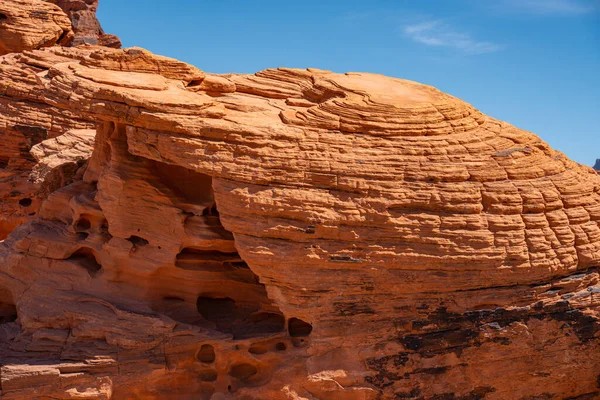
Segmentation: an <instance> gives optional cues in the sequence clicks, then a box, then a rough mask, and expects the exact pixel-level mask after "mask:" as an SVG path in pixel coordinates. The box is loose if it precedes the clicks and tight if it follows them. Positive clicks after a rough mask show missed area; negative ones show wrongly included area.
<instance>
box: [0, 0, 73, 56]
mask: <svg viewBox="0 0 600 400" xmlns="http://www.w3.org/2000/svg"><path fill="white" fill-rule="evenodd" d="M73 37H74V34H73V31H72V29H71V21H70V20H69V17H68V16H67V15H66V14H65V13H64V12H63V11H62V10H61V9H60V7H58V6H56V5H54V4H50V3H48V2H45V1H43V0H10V1H5V0H3V1H2V2H0V55H2V54H8V53H16V52H22V51H25V50H33V49H39V48H42V47H49V46H54V45H57V44H58V45H66V44H68V43H70V42H71V41H72V40H73Z"/></svg>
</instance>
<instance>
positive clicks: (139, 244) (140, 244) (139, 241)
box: [127, 235, 150, 247]
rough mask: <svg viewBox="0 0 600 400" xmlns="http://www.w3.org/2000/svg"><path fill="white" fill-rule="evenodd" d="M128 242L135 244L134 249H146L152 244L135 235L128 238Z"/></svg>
mask: <svg viewBox="0 0 600 400" xmlns="http://www.w3.org/2000/svg"><path fill="white" fill-rule="evenodd" d="M127 240H128V241H129V242H131V244H133V246H134V247H144V246H146V245H148V243H150V242H149V241H148V240H146V239H144V238H143V237H140V236H135V235H131V236H129V237H128V238H127Z"/></svg>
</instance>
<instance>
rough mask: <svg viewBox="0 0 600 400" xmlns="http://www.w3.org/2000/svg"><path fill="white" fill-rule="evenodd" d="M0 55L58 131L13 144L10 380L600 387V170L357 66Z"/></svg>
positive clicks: (73, 384) (453, 394)
mask: <svg viewBox="0 0 600 400" xmlns="http://www.w3.org/2000/svg"><path fill="white" fill-rule="evenodd" d="M0 73H1V74H3V77H5V78H4V80H2V82H5V81H6V80H8V79H10V82H14V84H11V85H8V86H7V87H6V88H4V91H5V92H4V93H3V94H2V97H0V99H2V101H5V104H6V105H5V106H4V107H5V108H4V109H5V110H12V109H13V108H11V107H16V106H15V104H20V103H19V102H20V101H21V100H17V99H31V100H27V101H25V103H27V104H32V105H31V107H32V109H33V110H35V112H31V113H26V112H25V111H20V114H18V115H34V114H35V115H38V117H36V118H39V119H40V120H43V118H47V119H48V120H49V121H51V122H52V123H50V124H49V125H48V126H49V127H50V128H52V129H54V130H53V131H52V132H53V133H52V134H50V135H48V136H46V137H43V138H42V140H40V141H37V143H32V144H31V145H30V144H28V145H27V146H24V145H19V144H16V145H14V146H13V147H14V149H15V150H13V153H11V154H14V155H12V156H11V158H10V160H11V161H10V163H11V165H15V163H17V162H20V161H19V160H22V162H29V163H30V164H29V165H30V166H29V167H28V169H23V171H27V177H28V182H30V184H31V185H33V187H34V190H35V191H37V192H36V193H40V195H39V196H38V197H37V198H36V199H32V204H30V205H29V206H27V207H37V208H36V214H35V215H31V216H29V215H28V216H27V218H25V219H24V220H23V221H21V222H18V223H14V222H13V223H12V225H11V228H10V229H8V228H7V232H6V234H7V235H8V236H7V237H6V239H5V240H4V241H3V242H0V360H2V362H1V363H2V366H1V367H0V387H1V392H0V393H1V394H2V396H4V397H3V398H7V399H32V398H58V399H72V398H86V399H139V398H148V399H154V398H155V399H257V400H258V399H310V400H312V399H324V400H328V399H359V400H363V399H364V400H371V399H372V400H375V399H512V398H515V399H538V398H579V399H592V398H595V397H597V396H599V395H600V394H599V390H600V389H599V388H598V378H599V375H600V360H599V359H598V354H599V347H600V346H599V338H598V336H599V335H600V333H599V326H600V325H599V324H600V320H599V315H600V308H599V307H600V297H599V295H598V293H600V275H599V271H598V269H597V266H598V265H599V264H600V229H599V226H598V221H599V220H600V176H598V174H596V173H595V172H594V171H593V170H592V169H591V168H588V167H584V166H582V165H580V164H577V163H574V162H572V161H570V160H568V159H567V158H566V157H565V156H564V155H563V154H561V153H559V152H556V151H554V150H552V149H551V148H550V147H549V146H548V145H547V144H546V143H545V142H543V141H542V140H541V139H540V138H539V137H537V136H535V135H533V134H532V133H529V132H526V131H522V130H520V129H518V128H515V127H513V126H511V125H510V124H507V123H505V122H501V121H498V120H495V119H493V118H491V117H488V116H486V115H484V114H482V113H481V112H479V111H478V110H476V109H475V108H473V107H472V106H471V105H469V104H467V103H465V102H463V101H461V100H459V99H457V98H455V97H452V96H449V95H447V94H444V93H442V92H440V91H438V90H437V89H435V88H433V87H430V86H425V85H421V84H418V83H415V82H411V81H406V80H401V79H395V78H388V77H384V76H381V75H373V74H364V73H360V74H359V73H349V74H334V73H331V72H328V71H321V70H313V69H309V70H300V69H271V70H265V71H261V72H258V73H256V74H254V75H213V74H208V73H205V72H203V71H201V70H199V69H197V68H195V67H192V66H190V65H188V64H185V63H182V62H179V61H176V60H173V59H169V58H165V57H161V56H157V55H153V54H151V53H149V52H148V51H145V50H143V49H138V48H133V49H126V50H116V49H110V48H106V47H97V46H89V45H87V46H79V47H75V48H61V47H51V48H49V49H43V50H33V51H28V52H25V53H23V54H19V55H8V56H4V57H2V58H0ZM17 83H18V84H17ZM19 85H21V86H19ZM0 88H1V87H0ZM15 88H21V89H20V90H16V89H15ZM20 93H28V96H34V97H24V95H22V94H20ZM19 96H20V97H19ZM0 110H1V109H0ZM7 116H8V117H7ZM58 116H68V118H65V119H62V120H60V122H59V120H58V119H57V118H58ZM0 118H16V117H14V116H12V114H9V113H8V112H2V113H0ZM23 118H24V117H23ZM10 121H13V120H10ZM9 124H13V125H15V124H16V122H10V123H4V126H7V125H9ZM90 127H95V130H93V131H90ZM0 132H4V135H5V137H6V138H11V139H10V140H14V141H15V142H18V143H20V142H19V140H21V141H24V140H25V139H22V138H21V136H18V134H17V133H12V132H13V131H9V130H6V131H0ZM22 136H23V137H25V135H24V134H22ZM28 143H29V142H28ZM13 147H11V148H13ZM90 152H91V156H89V154H90ZM5 157H6V156H5ZM88 157H90V158H89V160H87V158H88ZM85 160H87V161H85ZM73 164H74V165H75V166H73ZM68 165H71V167H69V166H68ZM4 170H6V168H4ZM64 171H66V172H64ZM73 171H74V172H73ZM1 182H9V181H7V180H4V181H1ZM9 186H10V184H8V185H7V186H5V187H6V188H8V187H9ZM5 187H1V186H0V194H2V196H9V195H10V193H9V192H7V190H8V189H5ZM7 193H8V194H7ZM41 193H43V194H41ZM4 198H6V197H3V199H4ZM34 202H35V203H34ZM17 203H18V201H17ZM8 204H9V203H8V202H7V201H4V200H3V203H2V207H7V208H6V209H5V208H3V209H2V216H3V217H6V216H7V215H8V214H7V213H8V211H5V210H9V209H10V207H8ZM10 204H12V203H10ZM34 204H37V205H34ZM22 206H23V205H20V207H22ZM15 226H16V228H15V229H14V230H12V229H13V228H14V227H15ZM10 230H12V232H11V233H10V234H9V232H8V231H10Z"/></svg>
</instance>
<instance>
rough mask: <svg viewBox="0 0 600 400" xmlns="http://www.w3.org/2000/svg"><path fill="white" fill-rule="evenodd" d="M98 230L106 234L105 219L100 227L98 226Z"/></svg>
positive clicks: (106, 224) (106, 223)
mask: <svg viewBox="0 0 600 400" xmlns="http://www.w3.org/2000/svg"><path fill="white" fill-rule="evenodd" d="M100 230H101V231H102V232H103V233H108V221H107V220H106V219H105V220H104V221H102V225H100Z"/></svg>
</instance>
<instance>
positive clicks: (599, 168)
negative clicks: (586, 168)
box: [594, 158, 600, 171]
mask: <svg viewBox="0 0 600 400" xmlns="http://www.w3.org/2000/svg"><path fill="white" fill-rule="evenodd" d="M594 169H595V170H596V171H600V158H599V159H597V160H596V164H595V165H594Z"/></svg>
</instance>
